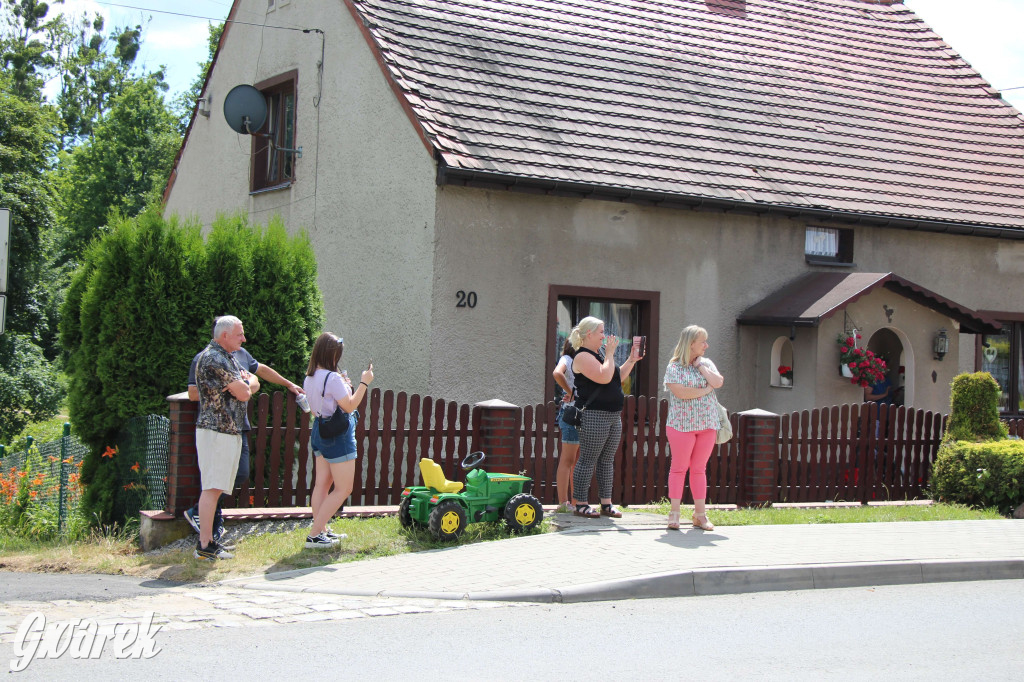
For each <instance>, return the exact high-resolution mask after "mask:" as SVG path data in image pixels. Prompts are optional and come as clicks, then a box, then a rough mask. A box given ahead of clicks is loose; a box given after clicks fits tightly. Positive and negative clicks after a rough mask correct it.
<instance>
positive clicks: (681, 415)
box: [665, 324, 725, 530]
mask: <svg viewBox="0 0 1024 682" xmlns="http://www.w3.org/2000/svg"><path fill="white" fill-rule="evenodd" d="M707 349H708V333H707V331H706V330H705V329H704V328H703V327H698V326H697V325H695V324H692V325H690V326H688V327H685V328H684V329H683V331H682V333H681V334H680V335H679V343H678V344H676V347H675V350H674V351H672V359H671V360H669V363H668V367H667V368H666V369H665V390H666V391H668V392H669V400H668V427H667V429H666V432H667V435H668V446H669V450H670V451H671V453H672V462H671V464H670V465H669V472H668V499H669V503H670V504H671V508H670V510H669V514H668V527H669V529H670V530H679V514H680V509H679V505H680V503H681V502H682V499H683V488H684V485H685V483H686V472H687V470H689V472H690V491H691V492H692V493H693V527H694V528H700V529H702V530H714V529H715V526H714V525H713V524H712V523H711V522H710V521H708V514H707V508H706V506H705V502H706V499H707V494H708V477H707V466H708V460H709V459H710V458H711V451H712V450H714V448H715V437H716V435H717V433H718V428H719V426H721V419H720V417H719V416H718V398H716V397H715V389H716V388H721V387H722V384H724V383H725V379H723V378H722V375H721V374H720V373H719V372H718V368H717V367H715V363H713V362H711V360H709V359H708V358H706V357H704V353H705V352H707Z"/></svg>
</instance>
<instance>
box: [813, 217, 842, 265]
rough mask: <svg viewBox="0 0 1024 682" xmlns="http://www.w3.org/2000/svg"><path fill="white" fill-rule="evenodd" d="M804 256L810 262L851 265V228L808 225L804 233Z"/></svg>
mask: <svg viewBox="0 0 1024 682" xmlns="http://www.w3.org/2000/svg"><path fill="white" fill-rule="evenodd" d="M804 257H805V258H806V259H807V261H808V262H810V263H821V264H828V263H832V264H836V265H852V264H853V230H850V229H846V228H838V227H817V226H809V227H808V228H807V230H806V232H805V234H804Z"/></svg>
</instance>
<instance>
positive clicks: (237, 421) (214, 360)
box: [196, 341, 245, 435]
mask: <svg viewBox="0 0 1024 682" xmlns="http://www.w3.org/2000/svg"><path fill="white" fill-rule="evenodd" d="M241 378H242V368H241V367H239V365H238V362H237V361H236V360H235V359H234V358H233V357H231V354H230V353H228V352H227V351H226V350H224V348H223V347H222V346H221V345H220V344H219V343H217V342H216V341H210V345H208V346H207V347H206V349H205V350H203V352H202V354H200V356H199V362H198V363H196V388H197V389H198V390H199V417H198V418H197V419H196V428H197V429H210V430H211V431H217V432H219V433H228V434H231V435H235V434H240V433H241V432H242V422H243V418H244V417H243V415H244V414H245V403H244V402H242V401H241V400H239V399H238V398H236V397H235V396H233V395H231V391H225V390H224V389H225V387H226V386H227V385H228V384H230V383H231V382H233V381H238V380H239V379H241Z"/></svg>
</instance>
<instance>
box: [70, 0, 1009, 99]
mask: <svg viewBox="0 0 1024 682" xmlns="http://www.w3.org/2000/svg"><path fill="white" fill-rule="evenodd" d="M320 1H323V0H320ZM904 2H905V4H906V5H907V7H909V8H910V9H912V10H913V11H914V12H916V13H917V15H918V16H919V17H921V18H922V19H924V21H925V22H926V23H928V25H929V26H931V27H932V29H934V30H935V31H936V32H937V33H938V34H939V35H940V36H942V37H943V39H945V41H946V43H948V44H949V45H951V46H952V47H953V49H955V50H957V51H958V52H959V53H960V55H961V56H962V57H963V58H964V59H966V60H967V61H968V62H969V63H970V64H971V65H972V66H973V67H974V68H975V69H977V70H978V71H980V72H981V74H982V76H984V77H985V78H986V79H987V80H988V82H989V83H991V84H992V87H994V88H996V89H997V90H1004V91H1006V90H1007V89H1008V88H1014V87H1018V88H1020V89H1019V90H1009V91H1006V92H1004V97H1005V98H1006V100H1007V101H1009V102H1010V103H1011V104H1013V105H1014V106H1016V107H1017V109H1019V110H1021V111H1024V37H1022V34H1021V31H1020V27H1021V26H1024V1H1022V0H904ZM116 4H118V5H131V6H134V7H136V8H145V10H150V11H145V10H143V9H128V8H126V7H117V6H114V3H109V2H104V1H103V0H65V3H64V10H63V11H64V12H65V13H71V14H74V15H77V14H80V13H81V12H82V10H87V11H88V12H89V13H90V15H91V14H92V13H93V12H96V11H98V12H100V13H101V14H103V16H104V17H106V19H107V29H108V30H109V29H110V28H112V27H113V26H115V25H117V26H123V25H133V26H134V25H135V24H138V23H142V24H143V26H144V30H145V33H144V40H143V52H142V54H141V55H140V57H139V63H140V64H141V65H144V66H146V67H147V68H150V69H155V68H157V67H158V66H160V65H166V66H167V80H168V84H169V85H170V88H171V90H170V93H169V94H170V95H172V96H173V95H174V94H176V93H178V92H180V91H182V90H185V89H187V88H188V86H189V84H190V83H191V82H192V80H193V79H194V78H195V77H196V75H197V74H198V71H199V69H198V64H199V63H201V62H202V61H204V60H205V59H206V35H207V30H206V26H207V23H209V22H208V21H207V19H198V18H191V17H183V16H175V15H172V14H166V13H161V12H158V11H156V10H164V11H167V12H176V13H180V14H190V15H195V16H197V17H209V18H211V19H213V20H216V21H221V20H223V19H224V18H225V17H227V14H228V11H229V10H230V9H231V0H117V2H116ZM51 7H52V8H53V9H51V12H54V11H57V10H58V9H60V7H61V5H57V4H55V2H54V3H51ZM244 19H246V20H249V21H260V20H261V19H262V15H261V16H258V17H244Z"/></svg>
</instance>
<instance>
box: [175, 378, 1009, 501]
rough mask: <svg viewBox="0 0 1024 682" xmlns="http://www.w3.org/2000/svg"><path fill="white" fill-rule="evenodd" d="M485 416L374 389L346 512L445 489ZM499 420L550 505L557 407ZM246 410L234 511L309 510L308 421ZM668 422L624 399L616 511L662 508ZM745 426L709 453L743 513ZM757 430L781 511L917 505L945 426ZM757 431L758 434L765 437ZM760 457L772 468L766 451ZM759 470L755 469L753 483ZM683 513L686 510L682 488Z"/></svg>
mask: <svg viewBox="0 0 1024 682" xmlns="http://www.w3.org/2000/svg"><path fill="white" fill-rule="evenodd" d="M484 405H485V404H480V405H469V404H465V403H457V402H454V401H446V400H441V399H437V398H433V397H431V396H419V395H415V394H412V395H410V394H406V393H395V392H393V391H383V392H382V391H380V389H373V390H372V391H371V392H370V393H369V395H368V397H367V398H366V399H364V401H363V404H362V405H361V406H360V408H359V418H358V419H357V421H356V442H357V446H358V449H359V457H358V459H357V460H356V485H355V490H354V491H353V493H352V498H351V502H350V504H352V505H393V504H397V503H398V500H399V496H400V494H401V491H402V488H404V487H405V486H407V485H416V484H418V483H419V468H418V466H417V462H418V461H419V459H420V458H422V457H429V458H431V459H433V460H434V461H435V462H437V463H438V464H440V465H441V467H442V468H443V469H444V472H445V475H446V476H447V477H448V478H450V479H453V480H461V479H462V478H463V473H462V472H461V471H460V470H459V463H460V462H461V460H462V459H463V458H464V457H465V456H466V455H467V454H469V453H470V452H472V451H473V450H475V449H480V443H482V442H485V440H484V435H485V431H486V430H487V428H488V427H487V424H486V423H485V422H486V420H485V419H484V418H483V416H482V415H483V414H484V412H485V410H486V409H487V408H486V407H485V406H484ZM508 408H512V409H514V410H515V414H516V415H517V416H516V417H515V419H514V420H509V422H508V424H511V423H512V422H513V421H514V424H515V426H514V429H513V428H511V427H510V426H509V427H508V432H509V433H511V434H512V435H511V436H509V441H510V443H511V451H512V452H513V455H514V456H513V458H512V459H511V460H509V461H510V462H511V467H512V468H514V469H515V470H517V471H522V472H525V473H526V475H528V476H530V477H532V478H533V479H534V488H533V490H534V494H536V495H537V497H538V498H540V500H541V501H542V502H544V503H545V504H554V503H557V502H558V501H559V500H558V499H557V497H558V496H557V492H556V486H555V481H556V471H557V465H558V456H559V453H560V449H561V441H560V434H559V430H558V427H557V423H556V415H557V409H558V406H557V405H556V404H555V403H541V404H537V405H527V406H526V407H523V408H522V409H519V408H515V407H514V406H508V405H504V409H506V410H507V409H508ZM249 409H250V420H251V422H252V424H253V431H252V432H251V434H250V444H251V451H252V458H253V467H252V471H253V475H252V481H251V485H249V486H246V487H244V488H243V489H241V490H237V491H235V504H236V505H237V506H240V507H252V506H254V507H265V506H269V507H292V506H308V504H309V496H310V493H311V492H312V483H313V461H312V460H313V458H312V455H311V453H310V448H309V433H310V432H309V422H310V420H309V415H307V414H304V413H302V412H301V411H300V410H298V409H297V408H296V405H295V400H294V396H292V395H291V394H290V393H289V394H285V393H275V394H272V395H265V394H263V395H260V396H259V399H258V400H256V401H253V402H252V403H250V405H249ZM174 414H179V415H180V414H188V413H187V411H186V410H185V409H184V408H182V409H179V410H172V421H173V419H174V418H175V417H174ZM667 417H668V401H667V400H659V399H658V398H656V397H643V396H641V397H629V398H627V399H626V404H625V407H624V408H623V412H622V420H623V438H622V443H621V445H620V448H619V451H618V453H617V454H616V459H615V487H614V493H613V499H615V501H616V502H618V503H621V504H643V503H648V502H652V501H657V500H660V499H662V498H664V497H666V496H667V494H668V489H667V482H668V471H669V464H670V453H669V448H668V439H667V435H666V430H665V428H666V427H665V425H666V423H667ZM180 418H181V419H185V418H186V417H180ZM750 418H753V417H751V416H749V415H748V414H746V413H744V414H733V415H731V416H730V420H731V422H732V426H733V432H734V433H735V434H736V435H735V437H734V438H733V439H732V440H730V441H729V442H727V443H724V444H722V445H718V446H715V452H713V453H712V456H711V460H710V461H709V463H708V471H707V473H708V499H709V500H710V501H711V502H714V503H721V504H729V503H733V504H746V503H747V502H748V501H749V500H751V499H753V498H752V497H751V496H750V494H749V493H750V491H748V490H747V489H746V486H748V485H749V481H750V480H752V479H750V478H749V475H750V472H749V471H748V469H749V468H750V467H748V462H747V461H746V460H745V457H746V453H748V452H749V451H751V450H750V447H752V445H750V444H748V443H747V442H745V440H744V439H745V438H746V429H745V428H744V425H745V424H746V422H745V420H747V419H750ZM192 419H193V423H194V417H192ZM757 419H758V420H760V421H759V422H758V423H759V424H760V426H759V428H760V429H762V430H761V431H759V433H761V434H764V433H767V434H769V436H770V440H769V441H768V443H769V445H768V447H769V448H771V447H772V446H771V445H770V444H771V443H772V442H774V443H775V446H774V447H775V450H776V451H777V457H776V458H775V461H774V462H773V463H772V464H773V465H774V476H775V480H776V481H777V485H776V488H775V490H774V491H771V490H769V497H771V496H772V492H774V497H773V499H774V500H775V501H780V502H821V501H827V500H845V501H860V502H868V501H871V500H882V499H905V498H915V497H920V496H921V495H922V494H923V493H924V489H925V487H926V486H927V482H928V476H929V472H930V469H931V465H932V462H934V460H935V456H936V453H937V450H938V446H939V441H940V439H941V436H942V433H943V431H944V429H945V420H946V417H945V416H943V415H942V414H939V413H935V412H927V411H924V410H916V409H914V408H905V407H896V406H883V407H881V408H879V407H878V406H877V405H875V404H873V403H864V404H854V405H841V406H833V407H822V408H816V409H813V410H804V411H800V412H793V413H790V414H784V415H778V416H776V415H766V414H765V413H759V414H758V415H757ZM1007 423H1008V426H1009V429H1010V432H1011V434H1012V435H1016V436H1018V437H1021V436H1024V420H1021V419H1016V420H1009V421H1008V422H1007ZM765 424H768V431H764V430H763V429H764V428H765V426H764V425H765ZM502 428H505V427H502ZM176 433H180V434H182V436H187V433H188V429H187V427H182V428H179V429H177V431H176ZM491 437H492V438H493V434H491ZM759 438H763V436H759ZM490 442H493V440H492V441H490ZM759 442H763V441H759ZM181 452H182V453H184V454H182V455H180V457H181V458H182V459H186V458H188V457H189V456H190V455H189V454H188V452H189V451H188V449H187V448H185V449H183V450H181ZM191 452H192V453H194V449H192V450H191ZM760 452H762V453H763V452H764V450H763V449H762V450H761V451H760ZM767 452H768V458H769V459H771V458H772V457H773V455H772V454H771V452H772V450H771V449H769V450H768V451H767ZM191 456H192V457H194V454H193V455H191ZM191 466H194V459H193V460H192V463H191ZM486 466H487V465H486V463H485V467H486ZM764 466H767V465H765V464H764V462H761V463H760V464H759V465H758V467H759V471H761V470H762V469H763V468H764ZM179 470H180V471H182V472H185V474H182V476H185V475H186V474H187V469H185V468H180V469H179V468H175V471H179ZM181 480H186V479H184V478H182V479H181ZM190 494H191V492H190V491H188V492H184V493H182V492H181V491H178V494H175V495H172V496H171V498H172V499H173V500H174V501H173V502H171V503H169V504H170V505H171V506H175V507H177V506H180V505H181V504H183V503H184V502H183V500H187V499H188V498H189V496H190ZM590 500H591V501H596V500H597V490H596V483H594V484H592V488H591V491H590ZM685 501H686V502H687V503H690V502H692V497H691V496H690V493H689V487H688V486H687V492H686V499H685Z"/></svg>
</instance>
